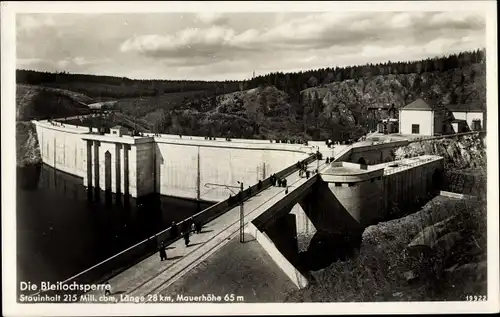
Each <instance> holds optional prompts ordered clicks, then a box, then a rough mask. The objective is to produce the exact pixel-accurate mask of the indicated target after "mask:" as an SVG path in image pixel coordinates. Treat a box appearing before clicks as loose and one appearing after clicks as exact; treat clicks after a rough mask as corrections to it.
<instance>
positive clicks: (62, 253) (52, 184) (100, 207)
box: [16, 165, 211, 285]
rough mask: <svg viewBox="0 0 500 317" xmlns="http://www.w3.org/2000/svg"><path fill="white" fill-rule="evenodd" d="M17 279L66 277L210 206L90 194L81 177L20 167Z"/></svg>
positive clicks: (44, 168)
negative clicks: (107, 197) (108, 197)
mask: <svg viewBox="0 0 500 317" xmlns="http://www.w3.org/2000/svg"><path fill="white" fill-rule="evenodd" d="M16 195H17V197H16V202H17V207H16V209H17V210H16V223H17V224H16V226H17V242H16V244H17V281H18V285H19V282H20V281H26V282H32V283H37V284H39V283H40V282H41V281H51V282H57V281H63V280H65V279H67V278H69V277H71V276H73V275H75V274H77V273H79V272H81V271H83V270H85V269H87V268H89V267H91V266H93V265H95V264H97V263H99V262H100V261H102V260H104V259H107V258H109V257H110V256H112V255H114V254H116V253H118V252H120V251H122V250H124V249H126V248H128V247H130V246H132V245H134V244H135V243H137V242H140V241H142V240H144V239H145V238H148V237H150V236H152V235H154V234H155V233H157V232H159V231H161V230H163V229H165V228H168V227H169V226H170V224H171V223H172V221H174V220H175V221H181V220H183V219H186V218H188V217H190V216H191V215H193V214H195V213H197V211H198V210H201V209H204V208H207V207H209V206H210V205H211V204H210V203H205V202H203V203H201V204H200V206H198V205H197V203H196V202H193V201H189V200H183V199H177V198H172V197H166V196H160V195H157V196H155V197H151V198H148V199H146V200H144V201H140V202H138V201H137V200H135V199H132V198H130V199H129V200H128V201H126V200H125V201H123V199H118V201H117V199H116V197H112V198H111V199H106V197H105V195H104V193H101V195H99V196H94V197H90V199H89V196H88V193H87V190H86V189H85V187H84V186H83V182H82V179H81V178H78V177H74V176H72V175H68V174H66V173H63V172H60V171H57V170H55V169H53V168H51V167H49V166H47V165H38V166H30V167H25V168H17V191H16Z"/></svg>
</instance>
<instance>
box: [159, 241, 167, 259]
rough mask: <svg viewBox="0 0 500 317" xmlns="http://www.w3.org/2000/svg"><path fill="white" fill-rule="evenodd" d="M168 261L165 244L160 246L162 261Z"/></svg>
mask: <svg viewBox="0 0 500 317" xmlns="http://www.w3.org/2000/svg"><path fill="white" fill-rule="evenodd" d="M166 259H167V251H166V250H165V245H164V244H163V242H162V243H161V245H160V261H163V260H166Z"/></svg>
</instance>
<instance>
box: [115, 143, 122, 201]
mask: <svg viewBox="0 0 500 317" xmlns="http://www.w3.org/2000/svg"><path fill="white" fill-rule="evenodd" d="M121 148H122V145H121V144H120V143H116V144H115V193H116V194H121V185H122V183H121V182H122V178H121V173H122V169H121V155H120V151H121Z"/></svg>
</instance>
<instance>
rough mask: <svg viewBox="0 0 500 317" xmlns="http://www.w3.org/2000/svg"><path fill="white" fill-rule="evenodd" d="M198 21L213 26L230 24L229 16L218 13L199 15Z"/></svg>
mask: <svg viewBox="0 0 500 317" xmlns="http://www.w3.org/2000/svg"><path fill="white" fill-rule="evenodd" d="M197 20H198V21H200V22H202V23H206V24H212V25H224V24H226V23H228V22H229V18H228V16H227V15H224V14H222V13H218V12H208V11H207V12H201V13H198V14H197Z"/></svg>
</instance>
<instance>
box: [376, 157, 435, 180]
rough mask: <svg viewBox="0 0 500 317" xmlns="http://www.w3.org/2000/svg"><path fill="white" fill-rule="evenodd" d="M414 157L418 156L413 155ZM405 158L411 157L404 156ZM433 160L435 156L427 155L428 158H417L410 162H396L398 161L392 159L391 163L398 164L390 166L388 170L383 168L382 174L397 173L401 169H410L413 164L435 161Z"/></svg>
mask: <svg viewBox="0 0 500 317" xmlns="http://www.w3.org/2000/svg"><path fill="white" fill-rule="evenodd" d="M415 158H418V156H415ZM405 159H412V158H411V157H409V158H405ZM435 160H436V158H435V157H428V158H425V159H418V160H417V161H415V162H412V163H398V162H400V161H394V162H391V163H392V164H397V165H398V166H397V167H392V168H391V169H390V170H387V169H386V170H384V176H386V175H391V174H395V173H398V172H400V171H402V170H406V169H410V168H413V167H415V166H418V165H422V164H425V163H427V162H430V161H435ZM387 167H390V165H387Z"/></svg>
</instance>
